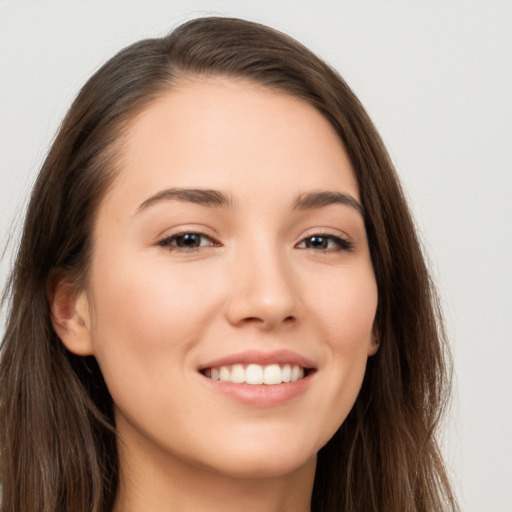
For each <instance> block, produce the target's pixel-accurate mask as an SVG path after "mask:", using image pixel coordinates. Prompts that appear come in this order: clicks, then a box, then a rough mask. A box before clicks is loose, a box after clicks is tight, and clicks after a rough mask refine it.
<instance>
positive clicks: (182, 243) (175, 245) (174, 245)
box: [158, 233, 217, 251]
mask: <svg viewBox="0 0 512 512" xmlns="http://www.w3.org/2000/svg"><path fill="white" fill-rule="evenodd" d="M158 245H160V246H162V247H168V248H169V249H170V250H184V251H187V250H194V249H199V247H211V246H215V245H217V244H216V242H215V241H214V240H213V239H212V238H210V237H209V236H208V235H205V234H203V233H179V234H177V235H172V236H169V237H167V238H164V239H163V240H160V242H158Z"/></svg>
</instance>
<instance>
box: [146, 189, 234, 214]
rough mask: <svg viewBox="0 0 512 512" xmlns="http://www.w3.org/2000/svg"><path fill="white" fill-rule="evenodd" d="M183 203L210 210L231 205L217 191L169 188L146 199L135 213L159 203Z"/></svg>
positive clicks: (229, 199)
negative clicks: (197, 205)
mask: <svg viewBox="0 0 512 512" xmlns="http://www.w3.org/2000/svg"><path fill="white" fill-rule="evenodd" d="M172 200H174V201H183V202H186V203H195V204H199V205H201V206H207V207H210V208H226V207H229V206H232V205H233V200H232V199H231V198H229V197H228V196H226V195H225V194H223V193H222V192H219V191H218V190H209V189H201V188H169V189H166V190H162V191H160V192H157V193H156V194H155V195H153V196H151V197H150V198H148V199H146V200H145V201H144V202H143V203H142V204H141V205H140V206H139V207H138V208H137V212H136V213H138V212H140V211H142V210H146V209H147V208H149V207H150V206H153V205H154V204H156V203H159V202H161V201H172Z"/></svg>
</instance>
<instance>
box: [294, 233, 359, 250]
mask: <svg viewBox="0 0 512 512" xmlns="http://www.w3.org/2000/svg"><path fill="white" fill-rule="evenodd" d="M297 247H298V248H299V249H312V250H316V251H324V252H325V251H349V250H351V249H352V248H353V244H352V242H349V241H348V240H346V239H345V238H341V237H339V236H334V235H322V234H318V235H313V236H309V237H307V238H305V239H304V240H302V242H300V243H299V244H297Z"/></svg>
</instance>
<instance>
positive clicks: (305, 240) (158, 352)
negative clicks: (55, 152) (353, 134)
mask: <svg viewBox="0 0 512 512" xmlns="http://www.w3.org/2000/svg"><path fill="white" fill-rule="evenodd" d="M178 187H180V188H186V189H197V188H201V189H213V190H216V191H220V192H222V193H223V194H224V195H225V196H227V197H228V198H229V199H230V200H231V203H230V204H229V205H223V206H212V205H204V204H197V203H194V202H190V201H185V200H177V199H170V198H167V199H162V198H160V199H159V200H155V199H153V200H151V199H150V198H154V197H155V195H158V194H159V193H160V192H161V191H163V190H168V189H176V188H178ZM318 191H331V192H340V193H342V194H345V195H346V196H348V197H351V198H353V199H354V200H355V201H359V190H358V185H357V181H356V179H355V177H354V173H353V171H352V169H351V166H350V162H349V160H348V158H347V155H346V153H345V150H344V148H343V145H342V143H341V142H340V140H339V138H338V137H337V135H336V133H335V131H334V130H333V128H332V126H331V125H330V124H329V123H328V122H327V121H326V120H325V119H324V117H323V116H322V115H321V114H320V113H319V112H318V111H316V110H315V109H314V108H313V107H312V106H310V105H309V104H307V103H305V102H303V101H302V100H300V99H297V98H294V97H291V96H289V95H286V94H284V93H281V92H276V91H272V90H269V89H266V88H264V87H261V86H258V85H255V84H251V83H247V82H244V81H241V80H233V79H224V78H208V79H201V80H199V79H196V80H194V79H191V80H187V81H184V82H182V83H181V84H179V85H178V86H176V87H175V88H173V90H172V91H169V92H168V93H166V94H165V95H163V96H162V97H161V98H159V99H158V100H156V101H155V102H153V103H152V104H151V105H150V106H149V107H148V108H147V109H146V110H145V111H143V112H142V113H141V114H140V115H139V116H138V117H137V118H136V119H135V120H134V121H133V123H132V125H131V127H130V130H129V131H128V134H127V139H126V141H125V144H124V149H123V152H122V155H121V159H120V164H119V175H118V176H117V177H116V179H115V181H114V184H113V186H112V187H111V188H110V189H109V191H108V193H107V195H106V196H105V198H104V199H103V200H102V202H101V205H100V207H99V211H98V213H97V218H96V224H95V229H94V250H93V256H92V262H91V271H90V275H89V279H88V284H87V287H86V289H85V290H82V291H81V292H80V293H78V294H76V293H71V291H70V290H69V288H68V287H66V285H65V283H64V282H63V283H60V284H59V285H58V286H57V289H56V292H55V296H54V300H53V316H54V325H55V328H56V330H57V332H58V333H59V335H60V337H61V339H62V340H63V342H64V343H65V344H66V346H67V347H68V348H69V349H70V350H72V351H73V352H75V353H77V354H81V355H86V354H92V355H94V356H95V357H96V358H97V360H98V362H99V364H100V367H101V369H102V372H103V374H104V376H105V380H106V382H107V385H108V387H109V390H110V392H111V394H112V397H113V400H114V403H115V415H116V423H117V428H118V434H119V450H120V463H121V488H120V489H121V490H120V494H119V499H118V502H117V505H116V510H117V511H123V512H132V511H136V510H145V511H147V512H152V511H155V512H156V511H167V510H173V511H182V510H183V511H185V510H194V511H198V512H199V511H202V510H205V511H206V510H208V511H209V512H211V511H212V510H213V511H215V510H219V511H220V510H222V511H223V512H226V511H230V510H237V511H240V510H245V511H249V512H251V511H254V512H256V511H265V512H269V511H275V512H277V511H281V512H283V511H294V512H297V511H306V510H309V506H310V498H311V491H312V485H313V479H314V471H315V464H316V453H317V451H318V450H319V449H320V448H321V447H322V446H323V445H324V444H325V443H326V442H327V441H328V440H329V438H330V437H331V436H332V435H333V434H334V432H335V431H336V430H337V429H338V427H339V426H340V425H341V424H342V422H343V421H344V419H345V417H346V416H347V414H348V413H349V411H350V409H351V407H352V406H353V404H354V401H355V399H356V397H357V394H358V391H359V389H360V386H361V382H362V379H363V376H364V372H365V367H366V361H367V358H368V356H370V355H372V354H374V353H375V351H376V350H377V341H376V337H375V334H374V328H373V324H374V318H375V312H376V308H377V288H376V283H375V277H374V273H373V269H372V264H371V259H370V255H369V249H368V243H367V239H366V233H365V228H364V221H363V217H362V215H361V213H360V212H359V211H358V210H357V209H356V208H354V207H353V206H351V205H348V204H342V203H329V204H326V205H324V206H319V207H311V208H302V209H301V208H299V209H297V208H294V204H295V203H296V201H297V198H298V197H300V196H301V194H302V195H303V194H307V193H311V192H318ZM148 200H149V201H148ZM141 205H144V206H142V207H141ZM177 232H179V233H181V234H183V233H184V232H186V233H197V232H200V233H204V234H205V235H206V236H204V237H202V238H201V237H199V238H196V239H198V240H200V246H199V247H196V248H193V249H182V248H179V247H177V246H176V245H174V246H172V245H169V244H173V243H174V244H176V239H173V238H172V236H173V235H175V234H176V233H177ZM313 235H322V236H323V237H324V241H326V243H327V246H326V247H324V246H323V247H317V246H314V247H312V245H311V241H312V239H311V237H312V236H313ZM330 236H334V237H342V238H343V239H346V240H348V241H349V243H350V244H352V248H351V249H350V250H347V249H346V248H344V247H342V246H340V245H338V244H337V243H336V241H335V240H336V239H331V238H328V237H330ZM162 241H165V244H164V242H162ZM281 349H287V350H292V351H294V352H295V353H297V354H299V355H301V356H303V357H306V358H308V359H309V360H311V361H312V362H313V363H314V367H315V372H314V373H313V375H312V376H311V377H310V378H309V380H308V384H307V386H306V387H305V391H304V392H302V393H300V394H299V395H298V396H296V397H294V398H292V399H290V400H286V401H285V402H284V403H282V404H279V405H268V406H265V405H263V406H262V405H258V406H255V405H251V404H247V403H241V402H240V401H239V400H236V399H234V398H233V397H230V396H226V395H223V394H221V393H218V392H216V391H215V389H213V388H212V387H211V386H210V384H211V381H209V380H208V379H206V378H205V377H204V376H203V375H202V374H201V373H200V372H199V371H198V369H199V367H200V366H201V365H204V364H205V363H207V362H209V361H212V360H214V359H218V358H220V357H225V356H227V355H230V354H234V353H239V352H242V351H246V350H256V351H259V352H265V353H268V352H271V351H274V350H281Z"/></svg>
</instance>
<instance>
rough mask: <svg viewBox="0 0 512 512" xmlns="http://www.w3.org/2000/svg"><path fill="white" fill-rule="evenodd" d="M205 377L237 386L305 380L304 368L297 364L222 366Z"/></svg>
mask: <svg viewBox="0 0 512 512" xmlns="http://www.w3.org/2000/svg"><path fill="white" fill-rule="evenodd" d="M204 375H205V376H206V377H209V378H211V379H213V380H220V381H222V382H233V383H235V384H242V383H247V384H253V385H257V384H267V385H270V386H272V385H275V384H281V383H283V382H296V381H298V380H300V379H303V378H304V368H301V367H300V366H297V365H296V364H293V365H291V364H285V365H283V366H282V367H281V366H280V365H278V364H269V365H266V366H262V365H259V364H249V365H247V367H244V366H243V365H241V364H234V365H232V366H220V367H218V368H208V369H207V370H205V371H204Z"/></svg>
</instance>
